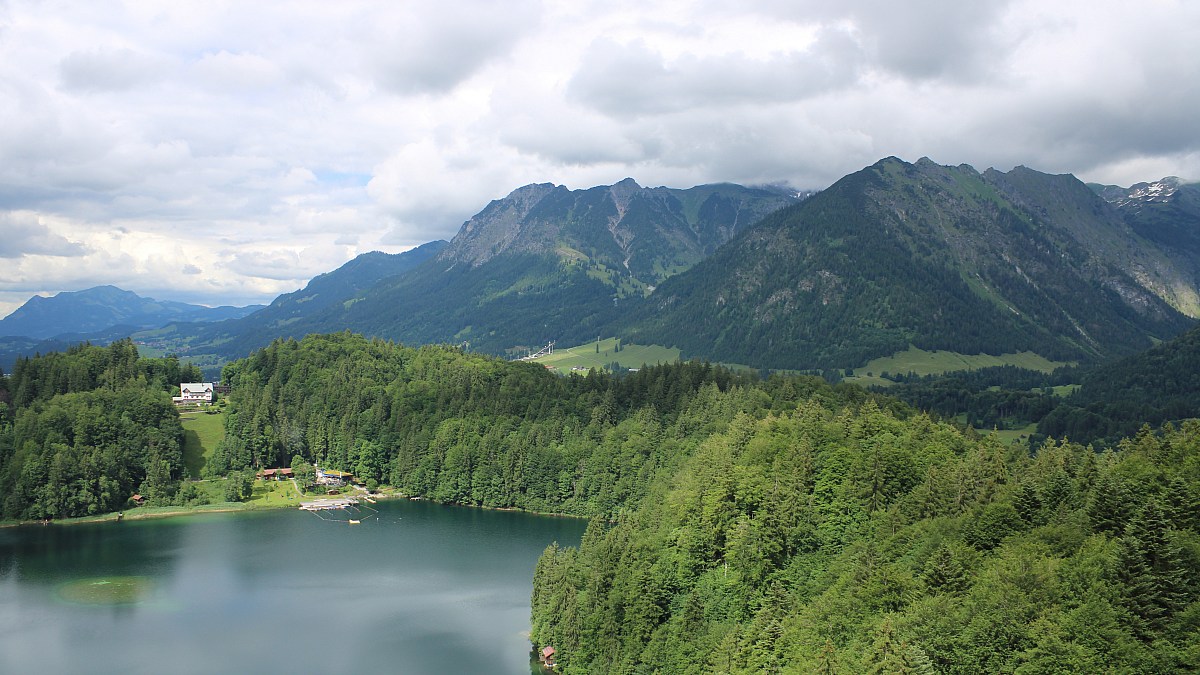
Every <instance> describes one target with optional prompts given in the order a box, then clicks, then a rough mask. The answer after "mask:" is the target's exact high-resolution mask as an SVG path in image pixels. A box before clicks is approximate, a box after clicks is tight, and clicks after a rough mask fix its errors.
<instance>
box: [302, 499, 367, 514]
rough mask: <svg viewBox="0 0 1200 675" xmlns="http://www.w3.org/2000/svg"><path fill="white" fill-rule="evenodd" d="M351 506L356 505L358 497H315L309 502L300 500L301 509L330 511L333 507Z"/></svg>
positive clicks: (344, 507) (343, 507)
mask: <svg viewBox="0 0 1200 675" xmlns="http://www.w3.org/2000/svg"><path fill="white" fill-rule="evenodd" d="M352 506H358V499H356V498H354V497H336V498H332V499H317V500H314V501H311V502H301V504H300V510H301V511H330V510H333V509H347V508H350V507H352Z"/></svg>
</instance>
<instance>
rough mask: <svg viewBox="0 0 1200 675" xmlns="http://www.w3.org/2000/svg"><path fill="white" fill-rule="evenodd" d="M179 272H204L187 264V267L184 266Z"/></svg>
mask: <svg viewBox="0 0 1200 675" xmlns="http://www.w3.org/2000/svg"><path fill="white" fill-rule="evenodd" d="M180 272H183V273H184V274H201V273H203V272H204V270H202V269H200V268H199V267H196V266H195V265H190V264H189V265H184V266H183V269H182V270H180Z"/></svg>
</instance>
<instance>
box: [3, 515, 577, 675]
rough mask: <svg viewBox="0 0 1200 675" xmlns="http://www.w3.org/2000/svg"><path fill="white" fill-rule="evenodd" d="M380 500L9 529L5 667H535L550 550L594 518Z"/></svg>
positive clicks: (524, 670) (127, 669)
mask: <svg viewBox="0 0 1200 675" xmlns="http://www.w3.org/2000/svg"><path fill="white" fill-rule="evenodd" d="M371 508H374V509H377V512H375V513H372V512H370V511H362V512H359V513H357V514H353V515H350V517H353V518H355V519H357V520H360V521H361V523H360V524H356V525H349V524H348V523H347V522H346V520H345V519H346V518H347V515H342V514H324V515H326V516H327V517H328V518H329V519H322V517H321V515H322V514H314V513H307V512H302V511H299V510H277V511H254V512H238V513H215V514H204V515H194V516H188V517H180V518H169V519H161V520H143V521H127V522H122V523H115V522H114V523H98V524H89V525H77V526H72V527H56V526H50V527H41V526H25V527H17V528H6V529H0V672H6V673H7V672H12V673H19V672H88V673H117V672H120V673H237V672H316V671H322V670H329V671H346V670H351V671H363V672H395V673H470V672H474V673H501V674H502V673H519V674H521V675H524V674H525V673H529V672H531V669H532V666H531V663H530V645H529V642H528V639H527V637H526V631H528V629H529V594H530V590H531V587H532V586H531V583H532V578H533V568H534V564H535V563H536V561H537V557H538V555H539V554H540V553H541V552H542V550H543V549H545V547H546V546H547V545H548V544H550V542H552V541H558V542H559V543H560V544H563V545H572V546H573V545H578V543H579V540H580V538H581V537H582V535H583V530H584V528H585V527H586V521H583V520H578V519H571V518H556V517H550V516H537V515H530V514H525V513H515V512H506V511H485V510H479V509H469V508H461V507H452V506H442V505H438V504H431V503H428V502H409V501H394V502H380V503H379V504H377V505H372V506H371ZM333 518H339V519H338V520H334V519H333Z"/></svg>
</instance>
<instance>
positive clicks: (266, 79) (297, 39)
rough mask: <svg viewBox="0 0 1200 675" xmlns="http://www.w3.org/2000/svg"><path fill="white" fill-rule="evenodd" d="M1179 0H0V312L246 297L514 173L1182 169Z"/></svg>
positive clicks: (513, 179) (572, 178)
mask: <svg viewBox="0 0 1200 675" xmlns="http://www.w3.org/2000/svg"><path fill="white" fill-rule="evenodd" d="M1196 45H1200V2H1192V1H1189V0H1162V1H1157V0H1139V1H1129V0H1124V1H1121V2H1116V1H1109V0H1057V1H1056V2H1046V1H1045V0H989V1H988V2H962V1H961V0H946V1H943V0H910V1H908V2H895V0H840V1H838V2H833V1H831V0H825V1H824V2H809V1H807V0H743V1H742V2H737V3H731V2H728V1H727V0H722V1H721V2H715V1H713V2H709V1H706V0H697V1H690V2H689V1H683V0H678V1H665V2H658V1H655V0H636V1H632V2H627V1H626V0H604V1H602V2H593V1H590V0H570V1H562V2H550V1H545V2H538V1H535V0H508V1H507V2H504V3H497V2H493V1H491V0H486V1H481V2H473V1H460V0H441V1H439V2H423V1H421V0H411V1H407V2H358V1H355V0H339V1H338V2H329V1H328V0H321V1H319V2H316V1H314V2H310V1H307V0H288V1H287V2H269V1H264V2H232V1H221V0H204V1H203V2H191V1H188V0H171V2H162V1H161V0H144V1H141V0H139V1H127V2H116V1H108V0H80V1H78V2H56V1H53V0H0V316H4V315H7V314H8V313H9V312H11V311H12V310H14V309H16V308H17V307H18V306H19V305H20V304H21V303H23V302H25V301H26V300H28V299H29V297H30V296H32V295H35V294H40V295H49V294H54V293H57V292H60V291H68V290H81V289H84V288H89V287H91V286H96V285H100V284H113V285H116V286H120V287H122V288H125V289H128V290H133V291H135V292H137V293H139V294H142V295H148V296H150V297H155V298H158V299H170V300H182V301H187V302H194V303H198V304H205V305H210V306H215V305H225V304H231V305H245V304H250V303H266V302H269V301H270V300H271V299H272V298H274V297H275V296H276V295H278V294H280V293H285V292H290V291H293V290H295V289H297V288H300V287H302V286H303V285H304V284H305V283H306V282H307V281H308V280H309V279H310V278H312V277H313V276H315V275H317V274H320V273H322V272H326V271H329V270H332V269H334V268H336V267H338V266H339V265H341V264H342V263H344V262H345V261H347V260H349V259H351V258H353V257H354V256H355V255H358V254H360V253H364V252H367V251H371V250H382V251H387V252H393V253H395V252H400V251H404V250H407V249H409V248H411V247H413V246H416V245H419V244H421V243H424V242H427V241H432V240H435V239H449V238H451V237H453V236H454V234H455V233H456V232H457V231H458V229H459V227H460V226H461V225H462V223H463V222H464V221H465V220H466V219H468V218H470V217H471V216H472V215H473V214H475V213H477V212H479V211H480V210H481V209H482V208H483V207H484V206H486V204H487V203H488V202H489V201H491V200H493V199H499V198H502V197H504V196H505V195H506V194H508V193H509V192H511V191H512V190H514V189H516V188H517V187H520V186H522V185H526V184H529V183H545V182H550V183H555V184H560V185H566V186H567V187H570V188H572V189H579V188H587V187H591V186H594V185H608V184H612V183H615V182H617V181H619V180H621V179H623V178H625V177H632V178H634V179H635V180H637V181H638V182H639V183H641V184H642V185H647V186H657V185H667V186H671V187H681V188H682V187H690V186H692V185H697V184H702V183H713V182H723V181H728V182H735V183H742V184H763V183H786V184H789V185H791V186H793V187H795V188H797V189H819V188H823V187H826V186H828V185H829V184H831V183H832V182H834V181H836V180H837V179H838V178H839V177H841V176H843V175H845V174H847V173H850V172H853V171H856V170H858V169H860V168H862V167H864V166H867V165H870V164H872V163H874V162H875V161H877V160H879V159H881V158H883V157H887V156H891V155H895V156H898V157H900V158H901V159H905V160H907V161H916V160H917V159H919V158H920V157H923V156H927V157H929V158H931V159H933V160H934V161H936V162H938V163H941V164H954V165H957V164H964V163H965V164H970V165H972V166H974V167H976V168H977V169H980V170H983V169H985V168H987V167H995V168H997V169H1001V170H1008V169H1010V168H1012V167H1013V166H1016V165H1025V166H1029V167H1032V168H1034V169H1038V170H1041V171H1046V172H1049V173H1073V174H1075V175H1076V176H1079V177H1080V178H1081V179H1083V180H1086V181H1095V182H1102V183H1108V184H1119V185H1131V184H1133V183H1137V182H1141V181H1147V180H1154V179H1157V178H1161V177H1163V176H1167V175H1176V176H1180V177H1183V178H1185V179H1192V180H1195V179H1197V178H1200V121H1198V120H1200V117H1198V116H1197V113H1196V111H1197V110H1200V51H1198V49H1200V48H1197V46H1196Z"/></svg>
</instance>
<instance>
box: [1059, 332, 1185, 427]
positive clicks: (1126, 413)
mask: <svg viewBox="0 0 1200 675" xmlns="http://www.w3.org/2000/svg"><path fill="white" fill-rule="evenodd" d="M1194 417H1200V328H1193V329H1192V330H1189V331H1188V332H1186V333H1184V334H1183V335H1180V336H1179V337H1177V338H1175V339H1173V340H1170V341H1168V342H1164V343H1162V344H1160V345H1156V346H1154V347H1152V348H1151V349H1149V350H1147V351H1145V352H1142V353H1140V354H1135V355H1132V356H1129V357H1126V358H1123V359H1120V360H1118V361H1116V362H1113V363H1106V364H1103V365H1100V366H1097V367H1095V368H1092V369H1090V370H1088V371H1086V373H1085V375H1084V376H1083V383H1082V385H1081V386H1080V388H1079V390H1078V391H1076V392H1075V393H1074V394H1072V395H1071V396H1070V397H1069V398H1067V399H1066V401H1064V402H1063V403H1062V405H1059V406H1058V407H1057V408H1055V410H1054V411H1053V412H1051V413H1050V414H1048V415H1047V416H1046V417H1045V418H1044V419H1042V421H1041V423H1040V424H1039V425H1038V431H1039V432H1040V433H1043V434H1046V435H1050V436H1056V437H1068V438H1075V439H1079V440H1081V441H1085V442H1086V441H1091V440H1093V439H1107V440H1109V441H1112V440H1114V439H1118V438H1121V437H1122V436H1129V435H1132V434H1133V433H1135V432H1136V431H1137V430H1138V428H1139V427H1141V426H1142V425H1143V424H1151V425H1154V426H1158V425H1161V424H1163V423H1164V422H1167V421H1179V420H1184V419H1188V418H1194Z"/></svg>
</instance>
